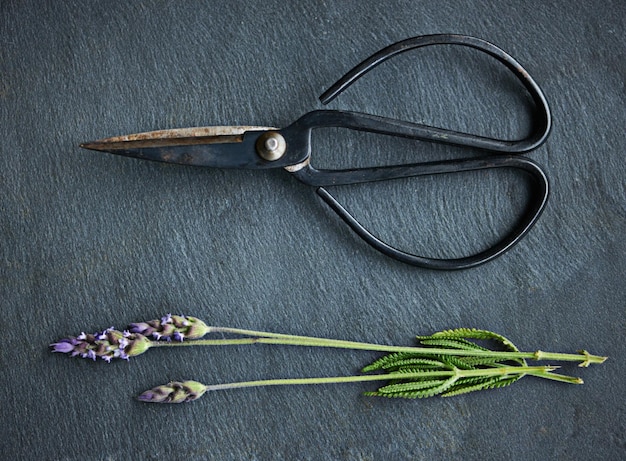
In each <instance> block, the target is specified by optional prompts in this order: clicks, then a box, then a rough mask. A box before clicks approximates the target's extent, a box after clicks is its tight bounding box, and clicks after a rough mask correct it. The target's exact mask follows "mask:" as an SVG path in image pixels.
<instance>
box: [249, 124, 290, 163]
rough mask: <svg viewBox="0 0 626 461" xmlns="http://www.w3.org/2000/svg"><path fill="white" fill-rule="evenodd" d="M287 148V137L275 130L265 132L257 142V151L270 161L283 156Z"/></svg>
mask: <svg viewBox="0 0 626 461" xmlns="http://www.w3.org/2000/svg"><path fill="white" fill-rule="evenodd" d="M286 150H287V143H286V142H285V138H283V137H282V136H281V135H280V134H279V133H277V132H275V131H268V132H266V133H263V134H262V135H261V136H260V137H259V139H258V140H257V142H256V151H257V153H258V154H259V155H260V156H261V158H263V159H265V160H268V161H270V162H273V161H274V160H278V159H279V158H281V157H282V156H283V155H284V154H285V151H286Z"/></svg>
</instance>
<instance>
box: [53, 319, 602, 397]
mask: <svg viewBox="0 0 626 461" xmlns="http://www.w3.org/2000/svg"><path fill="white" fill-rule="evenodd" d="M107 332H108V333H107ZM111 332H116V330H113V329H109V330H105V334H96V335H85V334H84V333H83V334H81V336H79V337H77V338H68V339H64V340H61V341H59V342H57V343H55V344H52V345H51V346H52V347H53V350H54V351H55V352H65V353H71V354H72V355H80V356H82V357H88V358H93V359H94V360H95V359H96V357H97V356H102V358H104V359H106V360H107V361H110V360H111V359H112V358H113V357H120V358H125V359H128V358H129V357H130V356H136V355H139V354H141V353H143V352H145V351H147V350H148V349H150V348H152V347H190V346H226V345H241V344H269V345H291V346H306V347H332V348H341V349H352V350H368V351H378V352H384V353H385V355H384V356H382V357H380V358H379V359H377V360H375V361H374V362H373V363H371V364H369V365H367V366H366V367H364V368H363V369H362V370H361V371H362V374H358V375H353V376H334V377H314V378H286V379H265V380H255V381H243V382H234V383H225V384H213V385H205V384H202V383H199V382H197V381H190V380H188V381H183V382H170V383H168V384H166V385H162V386H157V387H155V388H153V389H150V390H148V391H146V392H144V393H142V394H141V395H140V396H139V400H141V401H145V402H156V403H180V402H187V401H192V400H196V399H198V398H199V397H201V396H202V395H204V394H205V393H206V392H207V391H216V390H226V389H236V388H244V387H260V386H278V385H305V384H331V383H355V382H368V381H385V384H384V385H382V386H381V387H379V388H378V389H377V390H376V391H371V392H366V393H365V394H366V395H370V396H381V397H389V398H425V397H432V396H436V395H440V396H442V397H450V396H454V395H459V394H466V393H469V392H475V391H479V390H486V389H494V388H500V387H505V386H508V385H510V384H513V383H514V382H515V381H517V380H519V379H521V378H522V377H524V376H527V375H528V376H535V377H538V378H544V379H550V380H553V381H559V382H564V383H570V384H582V382H583V381H582V380H581V379H580V378H577V377H572V376H566V375H562V374H558V373H555V370H557V369H558V368H559V367H557V366H552V365H540V366H530V365H528V361H529V360H533V361H553V362H556V361H566V362H567V361H569V362H579V366H581V367H587V366H589V365H590V364H592V363H602V362H604V361H605V360H606V357H601V356H596V355H591V354H590V353H589V352H587V351H585V350H582V351H579V352H578V353H577V354H562V353H552V352H544V351H540V350H538V351H535V352H522V351H520V350H519V349H518V348H517V347H516V346H515V345H514V344H513V343H512V342H511V341H509V340H508V339H507V338H505V337H504V336H501V335H498V334H496V333H493V332H491V331H487V330H477V329H468V328H460V329H455V330H445V331H441V332H438V333H435V334H433V335H430V336H418V337H417V340H418V342H419V346H416V347H405V346H388V345H382V344H374V343H362V342H354V341H344V340H336V339H327V338H317V337H311V336H297V335H288V334H280V333H269V332H264V331H255V330H242V329H238V328H227V327H214V326H207V325H206V324H205V323H204V322H202V321H201V320H199V319H197V318H195V317H185V316H166V317H163V318H162V319H161V320H152V321H149V322H142V323H137V324H132V325H131V328H130V331H127V332H124V333H120V332H116V333H115V334H112V333H111ZM166 332H167V333H168V334H165V333H166ZM145 333H147V334H148V335H151V336H152V337H154V338H157V339H148V337H147V336H145V335H144V334H145ZM209 333H214V334H215V333H217V334H221V335H236V336H240V337H236V338H220V339H200V338H202V337H203V336H204V335H206V334H209ZM183 337H185V338H191V339H188V340H185V341H183V340H182V339H183ZM111 338H113V339H111ZM126 338H128V339H126ZM173 338H174V339H178V341H176V340H174V341H172V339H173ZM107 341H108V342H107ZM479 342H480V343H479ZM138 343H141V348H139V347H137V346H136V344H138ZM482 343H484V345H481V344H482ZM489 345H490V346H492V349H489V348H488V347H487V346H489ZM131 348H132V349H131ZM91 351H96V352H91ZM101 351H114V352H115V353H114V354H113V353H111V352H107V354H108V355H101ZM102 354H104V352H102Z"/></svg>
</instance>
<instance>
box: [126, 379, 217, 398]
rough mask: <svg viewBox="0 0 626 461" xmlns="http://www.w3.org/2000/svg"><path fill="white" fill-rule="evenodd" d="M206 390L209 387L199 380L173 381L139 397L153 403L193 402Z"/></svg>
mask: <svg viewBox="0 0 626 461" xmlns="http://www.w3.org/2000/svg"><path fill="white" fill-rule="evenodd" d="M206 390H207V387H206V386H205V385H204V384H202V383H199V382H197V381H183V382H177V381H173V382H171V383H169V384H165V385H163V386H157V387H155V388H152V389H150V390H149V391H145V392H144V393H142V394H141V395H140V396H139V397H137V399H138V400H141V401H142V402H153V403H182V402H191V401H193V400H196V399H199V398H200V397H202V395H204V393H205V392H206Z"/></svg>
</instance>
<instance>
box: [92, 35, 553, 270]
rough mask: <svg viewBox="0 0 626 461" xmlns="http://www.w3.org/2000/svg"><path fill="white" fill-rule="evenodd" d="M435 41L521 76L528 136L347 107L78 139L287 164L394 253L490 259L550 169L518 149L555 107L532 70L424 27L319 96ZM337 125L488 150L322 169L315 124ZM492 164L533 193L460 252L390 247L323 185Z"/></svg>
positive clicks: (178, 156) (169, 158) (522, 225)
mask: <svg viewBox="0 0 626 461" xmlns="http://www.w3.org/2000/svg"><path fill="white" fill-rule="evenodd" d="M430 45H460V46H464V47H470V48H473V49H476V50H479V51H481V52H484V53H487V54H488V55H490V56H492V57H493V58H495V59H496V60H498V61H499V62H501V63H502V64H504V65H505V66H506V67H507V68H508V69H509V70H510V71H511V72H512V73H513V74H514V75H515V76H516V77H517V79H519V81H520V82H521V83H522V84H523V86H524V87H525V89H526V90H527V91H528V93H529V94H530V96H531V98H532V100H533V103H534V106H535V107H534V114H533V129H532V132H531V133H530V135H529V136H528V137H526V138H525V139H522V140H519V141H508V140H499V139H493V138H489V137H484V136H477V135H473V134H469V133H463V132H458V131H451V130H447V129H442V128H436V127H432V126H427V125H421V124H417V123H411V122H406V121H401V120H394V119H391V118H386V117H379V116H376V115H370V114H364V113H358V112H349V111H343V110H314V111H312V112H309V113H307V114H305V115H303V116H302V117H300V118H299V119H298V120H296V121H295V122H294V123H292V124H291V125H289V126H288V127H286V128H282V129H277V128H270V127H257V126H218V127H201V128H183V129H171V130H161V131H152V132H147V133H139V134H132V135H127V136H118V137H112V138H107V139H102V140H99V141H93V142H88V143H85V144H81V147H84V148H87V149H93V150H98V151H106V152H110V153H113V154H119V155H124V156H128V157H135V158H138V159H145V160H155V161H160V162H167V163H178V164H183V165H194V166H203V167H214V168H251V169H259V170H261V169H266V168H283V169H284V170H285V171H287V172H289V173H291V174H292V175H293V176H294V177H295V178H297V179H298V180H300V181H302V182H303V183H304V184H307V185H310V186H314V187H316V188H317V189H316V191H317V193H318V194H319V196H320V197H321V198H322V200H324V202H326V203H327V204H328V205H329V206H330V207H331V208H332V209H333V210H334V211H335V212H336V213H337V214H338V215H339V216H340V217H341V218H342V219H343V220H344V221H345V222H346V223H347V224H348V225H349V226H350V227H351V228H352V230H354V231H355V232H356V233H357V234H358V235H359V236H360V237H361V238H362V239H363V240H365V242H367V243H368V244H369V245H371V246H372V247H374V248H375V249H377V250H378V251H380V252H382V253H383V254H385V255H387V256H390V257H391V258H394V259H396V260H399V261H402V262H404V263H408V264H411V265H414V266H420V267H426V268H432V269H463V268H469V267H473V266H476V265H479V264H482V263H485V262H487V261H490V260H492V259H494V258H496V257H497V256H499V255H501V254H502V253H504V252H506V251H507V250H509V249H510V248H511V247H512V246H513V245H515V244H516V243H517V242H518V241H519V240H520V239H521V238H522V237H523V236H524V235H526V233H527V232H528V231H529V230H530V228H531V227H532V226H533V225H534V224H535V222H536V221H537V219H538V217H539V215H540V214H541V212H542V210H543V208H544V206H545V203H546V200H547V197H548V181H547V178H546V175H545V174H544V172H543V171H542V170H541V168H540V167H539V165H537V164H536V163H535V162H533V161H532V160H530V159H528V158H525V157H521V156H519V155H516V154H520V153H524V152H529V151H531V150H533V149H536V148H537V147H539V146H540V145H541V144H542V143H543V142H544V141H545V140H546V138H547V136H548V133H549V131H550V125H551V115H550V110H549V108H548V104H547V102H546V99H545V97H544V95H543V93H542V91H541V89H540V88H539V86H538V85H537V84H536V83H535V82H534V80H533V79H532V78H531V77H530V75H529V74H528V72H526V70H524V69H523V68H522V66H521V65H520V64H519V63H518V62H517V61H515V60H514V59H513V58H512V57H511V56H509V55H508V54H507V53H505V52H504V51H503V50H501V49H500V48H498V47H496V46H495V45H493V44H491V43H489V42H486V41H484V40H481V39H478V38H474V37H469V36H463V35H451V34H441V35H426V36H420V37H414V38H410V39H407V40H403V41H401V42H397V43H395V44H393V45H390V46H388V47H386V48H384V49H382V50H381V51H379V52H377V53H375V54H374V55H372V56H371V57H369V58H367V59H366V60H365V61H363V62H362V63H360V64H359V65H357V66H356V67H354V68H353V69H352V70H350V71H349V72H348V73H347V74H346V75H345V76H343V77H342V78H341V79H340V80H339V81H337V83H335V84H334V85H333V86H331V87H330V89H328V90H327V91H326V92H325V93H324V94H323V95H322V96H321V97H320V101H321V103H322V104H327V103H328V102H330V101H331V100H333V99H334V98H335V97H337V96H338V95H339V94H340V93H341V92H342V91H344V90H345V89H346V88H348V87H349V86H350V85H352V84H353V83H354V82H355V81H356V80H358V79H359V78H360V77H361V76H363V75H364V74H365V73H367V72H369V71H370V70H372V69H373V68H375V67H376V66H378V65H379V64H381V63H382V62H384V61H386V60H387V59H389V58H391V57H393V56H396V55H398V54H400V53H404V52H406V51H409V50H412V49H415V48H420V47H425V46H430ZM323 127H340V128H348V129H351V130H360V131H366V132H372V133H378V134H382V135H390V136H400V137H405V138H411V139H419V140H426V141H432V142H438V143H445V144H452V145H457V146H467V147H470V148H477V149H481V150H484V151H487V152H489V153H490V154H489V155H487V156H483V157H478V158H476V157H474V158H463V159H457V160H446V161H434V162H423V163H415V164H406V165H396V166H381V167H372V168H357V169H342V170H320V169H316V168H314V167H313V166H312V165H311V163H310V158H311V150H312V149H311V131H312V130H314V129H316V128H323ZM490 168H516V169H519V170H523V171H524V172H526V173H528V174H529V175H530V177H531V178H532V179H533V180H534V181H533V183H534V187H533V189H534V190H533V194H532V195H533V196H532V198H531V199H530V204H529V206H528V207H527V209H526V212H525V214H524V216H523V217H522V218H520V220H519V222H518V223H517V224H516V225H515V226H514V229H513V230H512V231H511V232H510V233H509V234H508V235H506V236H504V237H503V238H502V239H501V240H500V241H499V242H497V243H496V244H495V245H493V246H492V247H490V248H488V249H486V250H484V251H480V252H479V253H477V254H473V255H470V256H465V257H461V258H451V259H439V258H429V257H423V256H417V255H414V254H410V253H407V252H405V251H402V250H399V249H397V248H394V247H392V246H391V245H389V244H387V243H385V242H383V241H381V240H380V239H379V238H377V237H376V236H374V235H373V234H372V233H371V232H369V231H368V230H367V229H365V227H363V226H362V225H361V224H360V223H359V222H357V220H356V219H355V218H354V217H353V216H352V215H351V214H350V213H349V212H348V211H347V210H346V209H345V208H344V207H343V206H342V205H341V204H340V203H339V202H338V201H337V200H336V199H335V198H334V197H333V196H332V195H331V194H330V193H329V192H328V191H327V190H326V187H327V186H335V185H347V184H357V183H365V182H371V181H384V180H391V179H396V178H407V177H413V176H422V175H435V174H442V173H455V172H462V171H471V170H483V169H490Z"/></svg>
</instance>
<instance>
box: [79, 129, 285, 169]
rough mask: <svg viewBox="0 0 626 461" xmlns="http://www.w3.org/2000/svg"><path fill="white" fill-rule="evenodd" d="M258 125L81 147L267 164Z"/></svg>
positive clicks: (222, 164) (167, 158)
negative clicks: (258, 142)
mask: <svg viewBox="0 0 626 461" xmlns="http://www.w3.org/2000/svg"><path fill="white" fill-rule="evenodd" d="M269 130H275V128H271V127H260V126H214V127H195V128H180V129H173V130H159V131H150V132H145V133H136V134H131V135H125V136H116V137H112V138H106V139H101V140H98V141H92V142H87V143H83V144H81V145H80V147H83V148H85V149H91V150H96V151H102V152H109V153H111V154H116V155H123V156H126V157H133V158H138V159H143V160H153V161H158V162H166V163H178V164H182V165H195V166H206V167H216V168H264V167H265V168H267V167H276V166H279V165H268V164H267V162H265V161H264V160H263V159H262V158H261V157H259V155H258V154H257V153H256V149H255V143H256V140H257V139H258V137H259V136H261V134H263V133H264V132H266V131H269Z"/></svg>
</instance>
